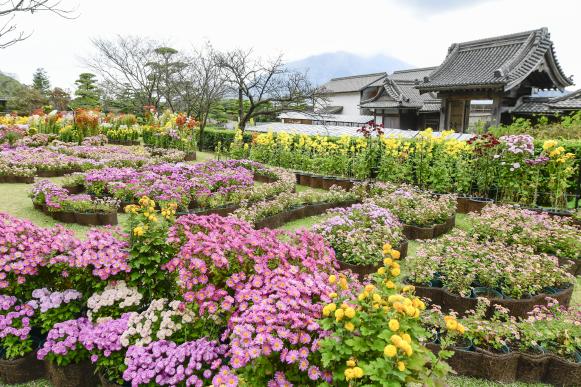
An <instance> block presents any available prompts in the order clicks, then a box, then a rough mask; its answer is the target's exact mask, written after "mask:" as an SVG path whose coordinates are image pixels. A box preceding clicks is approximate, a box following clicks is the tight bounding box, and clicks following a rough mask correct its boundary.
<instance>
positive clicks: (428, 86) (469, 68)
mask: <svg viewBox="0 0 581 387" xmlns="http://www.w3.org/2000/svg"><path fill="white" fill-rule="evenodd" d="M543 63H544V64H545V66H546V69H545V72H544V73H545V74H546V76H547V77H548V78H544V79H543V80H538V79H537V80H538V82H537V83H539V85H536V86H539V87H541V88H550V87H556V88H564V87H567V86H570V85H572V84H573V82H572V80H571V78H569V77H567V76H566V75H565V74H564V73H563V70H562V69H561V66H560V65H559V62H558V61H557V59H556V56H555V52H554V47H553V42H552V41H551V39H550V34H549V33H548V31H547V29H546V28H541V29H538V30H533V31H526V32H521V33H517V34H512V35H504V36H498V37H494V38H488V39H482V40H475V41H470V42H464V43H455V44H452V46H450V48H449V50H448V55H447V56H446V59H445V60H444V62H443V63H442V64H441V65H440V66H439V67H438V68H437V69H436V70H435V71H434V72H433V73H432V74H431V75H430V76H429V77H428V79H427V80H426V81H424V82H423V83H421V84H420V85H418V88H419V89H420V90H421V91H422V92H427V91H441V90H453V89H469V88H499V89H501V90H510V89H512V88H513V87H515V86H517V85H519V84H520V83H521V82H522V81H523V80H524V79H525V78H527V77H528V76H529V75H531V73H532V72H533V71H535V70H536V69H538V68H539V66H542V65H543ZM547 79H549V80H550V82H548V81H547Z"/></svg>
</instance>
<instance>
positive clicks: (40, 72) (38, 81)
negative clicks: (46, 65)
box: [32, 68, 50, 97]
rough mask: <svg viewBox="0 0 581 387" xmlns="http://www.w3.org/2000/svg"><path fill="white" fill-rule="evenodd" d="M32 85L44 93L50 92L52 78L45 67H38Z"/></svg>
mask: <svg viewBox="0 0 581 387" xmlns="http://www.w3.org/2000/svg"><path fill="white" fill-rule="evenodd" d="M32 87H33V88H34V89H36V90H38V91H39V92H40V93H41V94H42V95H44V96H47V97H48V95H49V94H50V80H49V79H48V75H47V74H46V71H45V70H44V69H43V68H38V69H36V71H35V72H34V74H33V75H32Z"/></svg>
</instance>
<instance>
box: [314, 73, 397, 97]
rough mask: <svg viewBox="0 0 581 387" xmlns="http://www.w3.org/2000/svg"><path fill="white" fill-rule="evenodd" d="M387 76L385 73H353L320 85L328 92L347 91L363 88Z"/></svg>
mask: <svg viewBox="0 0 581 387" xmlns="http://www.w3.org/2000/svg"><path fill="white" fill-rule="evenodd" d="M385 76H387V74H386V73H374V74H364V75H354V76H351V77H342V78H333V79H331V80H330V81H329V82H327V83H325V84H324V85H322V86H321V89H323V90H324V91H325V92H328V93H349V92H355V91H359V90H361V89H363V88H364V87H366V86H368V85H369V84H371V83H374V82H375V81H377V80H379V79H381V78H384V77H385Z"/></svg>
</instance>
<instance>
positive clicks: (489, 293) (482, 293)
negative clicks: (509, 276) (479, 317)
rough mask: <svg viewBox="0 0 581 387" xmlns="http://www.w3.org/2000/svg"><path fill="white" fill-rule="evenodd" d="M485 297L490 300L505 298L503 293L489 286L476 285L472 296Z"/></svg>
mask: <svg viewBox="0 0 581 387" xmlns="http://www.w3.org/2000/svg"><path fill="white" fill-rule="evenodd" d="M478 297H484V298H488V299H489V300H498V299H503V298H504V297H503V295H502V293H500V292H499V291H496V290H494V289H492V288H488V287H476V288H472V298H478Z"/></svg>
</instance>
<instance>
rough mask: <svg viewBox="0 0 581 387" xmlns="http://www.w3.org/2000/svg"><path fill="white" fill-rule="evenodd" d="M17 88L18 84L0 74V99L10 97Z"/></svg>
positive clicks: (14, 80)
mask: <svg viewBox="0 0 581 387" xmlns="http://www.w3.org/2000/svg"><path fill="white" fill-rule="evenodd" d="M19 87H20V82H18V81H17V80H16V79H14V78H12V77H10V76H8V75H6V74H3V73H2V72H0V97H10V96H11V95H12V93H13V92H14V91H15V90H16V89H18V88H19Z"/></svg>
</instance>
